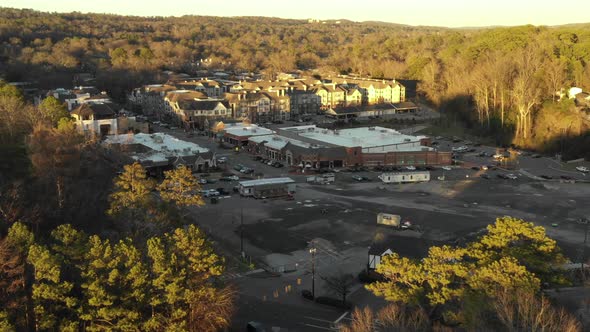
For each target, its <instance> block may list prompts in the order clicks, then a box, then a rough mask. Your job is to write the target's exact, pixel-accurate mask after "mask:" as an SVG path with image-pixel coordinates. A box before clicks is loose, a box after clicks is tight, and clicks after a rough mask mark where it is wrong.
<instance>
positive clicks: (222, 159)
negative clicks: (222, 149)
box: [217, 157, 227, 164]
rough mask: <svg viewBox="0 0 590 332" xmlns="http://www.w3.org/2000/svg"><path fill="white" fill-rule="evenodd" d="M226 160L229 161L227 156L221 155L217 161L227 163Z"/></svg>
mask: <svg viewBox="0 0 590 332" xmlns="http://www.w3.org/2000/svg"><path fill="white" fill-rule="evenodd" d="M226 161H227V157H219V158H217V163H218V164H225V162H226Z"/></svg>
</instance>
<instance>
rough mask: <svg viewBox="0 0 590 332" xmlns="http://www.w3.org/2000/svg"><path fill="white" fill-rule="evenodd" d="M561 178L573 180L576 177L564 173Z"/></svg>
mask: <svg viewBox="0 0 590 332" xmlns="http://www.w3.org/2000/svg"><path fill="white" fill-rule="evenodd" d="M560 178H562V179H564V180H573V179H574V178H572V177H571V176H569V175H562V176H560Z"/></svg>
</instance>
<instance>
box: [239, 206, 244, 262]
mask: <svg viewBox="0 0 590 332" xmlns="http://www.w3.org/2000/svg"><path fill="white" fill-rule="evenodd" d="M240 211H241V214H240V255H242V258H243V257H245V255H244V208H241V209H240Z"/></svg>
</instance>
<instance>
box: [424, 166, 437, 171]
mask: <svg viewBox="0 0 590 332" xmlns="http://www.w3.org/2000/svg"><path fill="white" fill-rule="evenodd" d="M425 168H426V170H427V171H434V170H435V169H436V167H434V166H426V167H425Z"/></svg>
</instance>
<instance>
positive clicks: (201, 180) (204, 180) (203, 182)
mask: <svg viewBox="0 0 590 332" xmlns="http://www.w3.org/2000/svg"><path fill="white" fill-rule="evenodd" d="M199 184H207V179H199Z"/></svg>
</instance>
